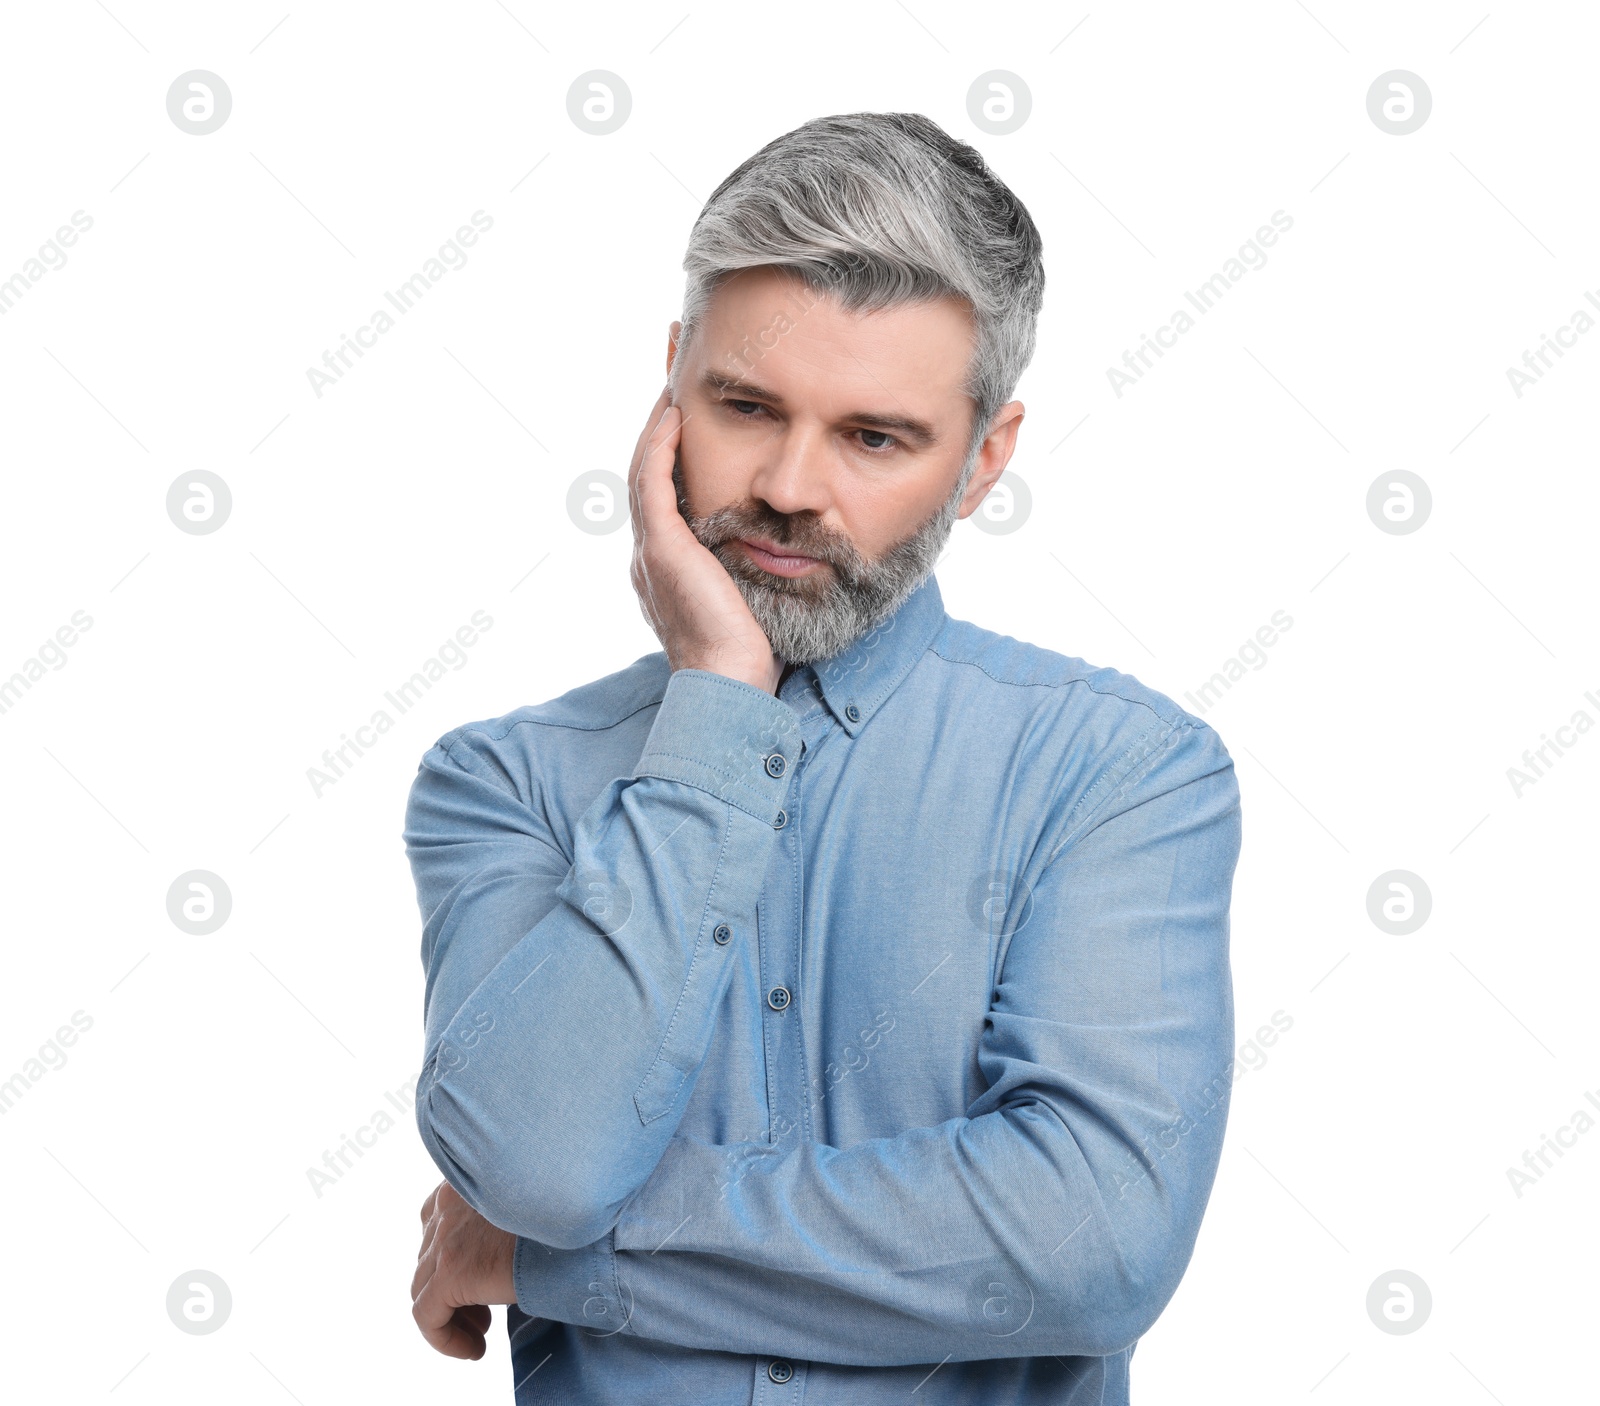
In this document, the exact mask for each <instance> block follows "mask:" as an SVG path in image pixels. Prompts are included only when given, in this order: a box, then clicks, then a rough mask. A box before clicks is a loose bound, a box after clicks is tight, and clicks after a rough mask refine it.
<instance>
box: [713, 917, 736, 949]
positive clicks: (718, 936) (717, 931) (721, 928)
mask: <svg viewBox="0 0 1600 1406" xmlns="http://www.w3.org/2000/svg"><path fill="white" fill-rule="evenodd" d="M732 938H733V929H732V928H730V927H729V926H728V925H727V924H726V923H718V924H717V926H716V927H715V928H714V929H713V930H712V933H711V940H712V941H713V942H715V943H716V944H717V946H718V947H721V946H723V945H724V944H725V943H727V942H729V941H731V940H732Z"/></svg>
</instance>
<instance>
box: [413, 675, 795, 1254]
mask: <svg viewBox="0 0 1600 1406" xmlns="http://www.w3.org/2000/svg"><path fill="white" fill-rule="evenodd" d="M523 726H537V725H536V724H524V725H523ZM446 741H448V742H449V744H450V745H449V746H448V747H446V746H444V745H440V746H435V747H434V748H432V749H431V750H429V752H428V753H427V754H426V755H425V756H424V757H423V759H422V763H421V766H420V767H419V769H418V773H417V778H416V780H415V782H414V783H413V785H412V788H411V794H410V798H409V802H408V805H407V810H406V825H405V841H406V846H407V854H408V856H409V858H410V861H411V865H412V871H413V874H414V877H415V879H416V884H417V897H418V903H419V905H420V907H421V910H422V916H423V923H424V927H423V940H422V957H423V963H424V965H425V967H426V969H427V994H426V1018H425V1025H426V1036H425V1059H424V1064H423V1069H422V1078H421V1080H420V1082H419V1084H418V1088H417V1103H416V1112H417V1126H418V1128H419V1130H420V1131H421V1134H422V1139H423V1142H424V1143H425V1144H426V1145H427V1148H428V1151H429V1153H430V1154H431V1155H432V1157H433V1160H434V1161H435V1162H436V1163H437V1164H438V1167H439V1170H440V1171H441V1172H442V1173H443V1174H444V1176H445V1178H446V1180H448V1181H449V1182H450V1184H451V1185H452V1186H453V1187H455V1189H456V1190H457V1191H459V1192H460V1193H461V1195H462V1197H463V1198H464V1199H465V1200H466V1201H467V1203H468V1204H469V1205H471V1206H472V1207H473V1208H474V1209H475V1210H477V1211H479V1212H480V1213H481V1214H482V1215H483V1216H484V1217H485V1218H486V1219H488V1220H489V1221H491V1222H493V1223H494V1224H495V1225H498V1226H500V1227H501V1228H502V1229H505V1230H510V1231H513V1232H515V1233H516V1234H518V1235H525V1236H530V1237H533V1238H534V1239H537V1240H539V1241H541V1242H542V1243H544V1244H546V1245H550V1246H563V1245H565V1246H581V1245H586V1244H588V1243H589V1242H591V1241H592V1240H594V1239H595V1238H596V1237H598V1236H600V1235H602V1234H604V1233H605V1232H606V1231H607V1230H609V1229H610V1227H611V1225H612V1224H613V1223H614V1222H615V1219H616V1215H617V1212H618V1211H619V1210H620V1208H621V1206H622V1204H623V1203H624V1202H625V1201H626V1200H627V1199H628V1198H629V1197H630V1196H632V1195H633V1194H634V1193H635V1192H636V1191H638V1189H639V1188H640V1187H641V1186H642V1185H643V1184H644V1182H645V1179H646V1178H647V1177H648V1176H649V1175H650V1173H651V1171H652V1170H653V1169H654V1168H655V1166H656V1164H657V1162H658V1161H659V1160H660V1158H661V1155H662V1152H663V1151H664V1150H665V1149H666V1147H667V1145H668V1142H669V1140H670V1139H671V1137H672V1135H673V1132H674V1130H675V1129H676V1127H677V1125H678V1122H679V1119H680V1118H681V1116H682V1112H683V1109H684V1107H685V1105H686V1104H687V1102H688V1096H689V1093H690V1091H691V1090H692V1088H693V1085H694V1082H695V1079H696V1077H697V1075H698V1073H699V1069H700V1066H701V1064H702V1062H703V1061H704V1059H705V1054H706V1050H707V1048H708V1047H709V1044H710V1039H711V1034H712V1027H713V1021H714V1018H715V1012H716V1010H717V1006H718V1002H719V1001H720V999H721V996H722V993H723V991H724V989H725V987H726V985H727V982H728V979H729V977H730V974H731V972H732V970H733V967H732V962H731V955H730V954H731V950H732V947H733V945H734V944H735V943H738V942H744V941H750V940H751V929H752V926H753V924H754V919H755V910H756V900H757V896H758V895H759V892H760V887H761V882H762V877H763V875H764V872H765V870H766V866H767V859H768V856H769V854H770V851H771V847H772V844H773V836H774V832H773V828H772V826H773V821H774V819H775V817H776V815H777V813H778V809H779V807H780V805H781V803H782V799H783V796H784V793H785V791H786V789H787V785H788V777H789V775H790V773H791V772H792V769H793V766H794V763H795V762H796V760H797V758H798V755H799V751H800V741H799V733H798V729H797V727H796V725H795V718H794V714H793V712H792V711H791V710H790V709H789V707H788V705H787V704H784V703H780V702H779V701H778V700H777V699H776V698H774V697H772V696H771V695H770V694H766V693H763V692H762V691H761V690H760V689H758V688H755V687H752V686H751V685H749V684H747V683H742V682H738V681H736V680H733V679H729V678H725V677H722V676H720V675H717V674H712V673H708V672H705V671H702V670H698V669H681V670H679V671H677V672H676V673H674V674H673V675H672V676H671V678H670V680H669V681H668V685H667V690H666V695H665V697H664V698H663V700H662V703H661V706H660V709H659V710H658V712H657V714H656V717H655V720H654V722H653V724H652V727H651V732H650V736H649V739H648V741H647V742H646V744H645V747H644V751H643V754H642V755H641V757H640V760H639V763H638V766H637V767H636V768H635V770H634V774H633V775H632V776H631V777H625V778H620V779H617V780H614V781H612V782H611V783H610V784H609V785H608V786H607V787H606V788H605V790H604V791H603V792H602V793H601V794H600V795H599V796H598V797H597V798H596V800H595V801H594V803H593V804H592V805H591V806H590V807H589V809H588V811H586V812H585V814H584V815H583V816H582V818H581V819H580V821H579V823H578V825H577V826H576V829H575V832H574V837H573V841H572V850H573V852H572V854H571V855H570V856H569V855H567V854H565V853H564V852H563V851H562V849H561V847H560V845H559V844H558V843H557V840H556V838H555V836H554V835H553V834H552V832H551V830H550V827H549V825H548V824H547V823H546V821H545V820H544V818H543V813H542V797H541V796H539V795H538V794H537V790H538V775H537V765H536V766H535V768H534V771H535V774H534V776H533V778H532V780H531V785H532V787H533V792H532V793H530V794H526V795H524V794H522V793H521V791H522V789H523V788H525V787H526V785H528V784H530V783H519V782H514V781H513V780H512V778H511V776H510V775H509V774H508V772H507V771H506V769H505V767H504V766H502V765H501V763H500V762H499V760H498V759H497V757H496V756H495V751H494V745H493V741H492V740H491V739H490V738H489V737H488V736H487V735H486V734H485V733H484V732H482V731H477V730H466V731H463V732H461V733H459V734H457V735H455V736H454V737H452V738H449V739H446ZM779 759H781V760H779Z"/></svg>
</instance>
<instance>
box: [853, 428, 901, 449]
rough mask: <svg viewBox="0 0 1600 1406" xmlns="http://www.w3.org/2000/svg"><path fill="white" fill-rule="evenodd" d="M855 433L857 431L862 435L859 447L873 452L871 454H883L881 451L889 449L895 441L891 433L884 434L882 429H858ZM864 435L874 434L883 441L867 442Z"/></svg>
mask: <svg viewBox="0 0 1600 1406" xmlns="http://www.w3.org/2000/svg"><path fill="white" fill-rule="evenodd" d="M857 433H859V434H861V435H862V436H863V439H862V443H861V447H862V448H863V449H865V450H867V451H869V452H870V453H873V454H883V453H885V452H887V451H888V450H889V449H891V448H893V446H894V444H895V442H896V441H895V437H894V436H893V435H891V434H885V433H884V431H882V430H860V431H858V432H857ZM866 435H875V436H876V437H877V438H878V439H881V440H882V441H883V443H882V444H872V443H869V442H868V441H867V440H866V439H865V438H864V437H865V436H866Z"/></svg>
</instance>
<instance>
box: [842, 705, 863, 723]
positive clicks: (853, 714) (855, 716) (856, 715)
mask: <svg viewBox="0 0 1600 1406" xmlns="http://www.w3.org/2000/svg"><path fill="white" fill-rule="evenodd" d="M844 715H845V717H847V718H849V719H850V721H851V722H853V723H858V722H860V721H861V709H859V708H858V707H856V705H855V704H854V703H852V704H850V706H849V707H847V708H846V709H845V710H844Z"/></svg>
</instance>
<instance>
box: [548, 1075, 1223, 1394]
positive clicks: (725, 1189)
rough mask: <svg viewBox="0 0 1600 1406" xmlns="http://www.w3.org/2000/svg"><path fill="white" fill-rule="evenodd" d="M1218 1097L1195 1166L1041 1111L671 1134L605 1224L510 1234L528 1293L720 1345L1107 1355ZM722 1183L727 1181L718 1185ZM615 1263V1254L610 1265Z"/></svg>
mask: <svg viewBox="0 0 1600 1406" xmlns="http://www.w3.org/2000/svg"><path fill="white" fill-rule="evenodd" d="M1224 1116H1225V1115H1224V1114H1223V1113H1222V1112H1221V1111H1220V1110H1219V1111H1218V1112H1217V1113H1215V1114H1214V1115H1213V1116H1212V1117H1211V1118H1210V1119H1207V1120H1204V1121H1203V1122H1201V1123H1197V1124H1196V1126H1195V1127H1194V1128H1193V1129H1192V1130H1191V1132H1190V1134H1189V1136H1188V1137H1186V1138H1185V1139H1184V1143H1185V1145H1184V1147H1183V1151H1182V1156H1183V1158H1184V1159H1185V1161H1186V1162H1188V1167H1187V1169H1186V1170H1181V1171H1177V1172H1176V1173H1174V1168H1173V1167H1168V1168H1163V1169H1162V1171H1161V1172H1160V1173H1159V1174H1158V1176H1157V1177H1155V1178H1152V1179H1146V1180H1142V1181H1135V1180H1134V1179H1133V1178H1134V1177H1136V1176H1139V1175H1141V1173H1140V1172H1139V1171H1135V1172H1134V1173H1132V1174H1131V1175H1130V1173H1129V1172H1128V1170H1127V1167H1126V1166H1125V1165H1124V1164H1122V1163H1121V1161H1120V1153H1118V1152H1116V1151H1113V1150H1112V1149H1111V1147H1110V1146H1109V1144H1108V1145H1107V1146H1106V1147H1105V1149H1104V1156H1103V1157H1101V1156H1098V1155H1096V1154H1091V1156H1093V1157H1094V1162H1093V1163H1091V1161H1090V1160H1087V1159H1086V1158H1085V1156H1084V1155H1083V1153H1082V1152H1081V1150H1080V1147H1079V1145H1078V1143H1076V1142H1075V1141H1074V1139H1073V1138H1071V1137H1070V1136H1068V1135H1067V1134H1066V1131H1065V1128H1064V1127H1063V1126H1062V1125H1061V1123H1060V1122H1059V1120H1058V1118H1057V1115H1056V1114H1055V1113H1054V1112H1051V1111H1048V1110H1046V1109H1042V1108H1039V1107H1030V1108H1019V1109H1013V1110H1008V1111H1007V1112H1005V1113H995V1114H991V1115H987V1116H984V1117H980V1118H977V1119H955V1120H952V1121H950V1122H948V1123H945V1124H941V1125H940V1126H938V1127H934V1128H922V1129H916V1130H914V1131H912V1132H910V1133H906V1134H903V1135H901V1136H899V1137H896V1138H892V1139H876V1140H872V1141H869V1142H864V1143H858V1144H855V1145H853V1146H851V1147H849V1148H846V1149H843V1150H840V1149H835V1148H829V1147H820V1146H816V1145H809V1146H804V1147H801V1148H798V1149H795V1150H794V1151H791V1152H789V1153H785V1154H777V1153H769V1154H767V1155H766V1156H763V1155H762V1154H761V1153H760V1152H759V1150H757V1145H755V1144H747V1145H745V1148H744V1149H743V1150H747V1151H749V1152H750V1153H751V1155H752V1156H753V1157H754V1158H755V1160H754V1161H753V1162H751V1163H750V1164H749V1165H748V1166H747V1167H746V1168H744V1169H743V1171H742V1172H740V1171H735V1172H734V1174H733V1175H734V1180H732V1181H728V1180H727V1178H728V1176H729V1171H728V1168H729V1153H730V1152H731V1151H732V1150H733V1149H730V1148H727V1147H719V1146H714V1145H711V1144H707V1143H703V1142H699V1141H696V1140H693V1139H686V1138H682V1137H675V1138H673V1140H672V1142H671V1144H670V1145H669V1147H668V1149H667V1151H666V1154H665V1155H664V1156H663V1158H662V1160H661V1163H660V1165H659V1166H658V1168H657V1169H656V1172H655V1173H654V1174H653V1176H652V1178H651V1180H650V1181H649V1182H648V1183H647V1184H646V1186H645V1188H644V1190H643V1191H642V1192H641V1193H640V1195H639V1196H638V1197H637V1198H636V1199H635V1200H634V1201H633V1202H632V1203H631V1204H630V1205H629V1206H627V1207H626V1208H625V1209H624V1211H623V1214H622V1216H621V1218H620V1220H619V1221H618V1223H617V1226H616V1229H615V1232H614V1234H613V1235H612V1236H611V1237H609V1238H607V1239H605V1240H602V1241H601V1242H599V1243H598V1244H596V1245H592V1246H588V1247H585V1248H584V1249H581V1250H577V1251H560V1250H551V1249H547V1248H546V1247H543V1246H540V1245H537V1244H532V1243H529V1242H519V1245H518V1251H517V1257H516V1270H517V1277H516V1284H517V1298H518V1302H519V1304H521V1306H522V1307H523V1309H524V1311H526V1312H530V1313H537V1314H541V1315H544V1316H548V1317H555V1318H564V1319H568V1320H570V1321H582V1322H584V1323H586V1325H587V1326H590V1327H599V1326H601V1325H602V1324H609V1325H612V1326H622V1325H625V1326H624V1327H623V1331H626V1332H628V1333H632V1334H636V1335H637V1336H640V1337H644V1338H652V1339H657V1340H661V1341H665V1342H671V1343H676V1344H679V1345H682V1346H687V1347H698V1348H706V1349H712V1350H716V1351H724V1352H750V1353H776V1354H781V1355H785V1356H791V1357H795V1358H801V1359H806V1360H812V1361H824V1362H836V1363H843V1364H848V1365H856V1366H897V1365H903V1364H907V1363H917V1362H939V1361H950V1360H954V1361H969V1360H978V1359H986V1358H995V1357H1019V1356H1028V1357H1032V1356H1042V1355H1046V1354H1052V1353H1054V1354H1058V1355H1061V1356H1078V1355H1083V1356H1103V1355H1106V1354H1108V1353H1113V1352H1118V1351H1121V1350H1122V1349H1123V1348H1124V1347H1126V1346H1127V1345H1128V1344H1130V1343H1132V1342H1134V1341H1135V1340H1137V1339H1138V1338H1139V1337H1140V1336H1141V1335H1142V1334H1143V1333H1144V1332H1145V1331H1146V1329H1147V1328H1148V1327H1149V1325H1150V1324H1151V1323H1152V1322H1153V1321H1154V1319H1155V1318H1156V1316H1157V1315H1158V1314H1159V1313H1160V1311H1161V1309H1162V1308H1163V1307H1164V1306H1165V1304H1166V1302H1167V1300H1168V1299H1169V1298H1170V1296H1171V1294H1172V1292H1173V1289H1174V1288H1175V1287H1176V1285H1177V1282H1178V1280H1179V1278H1180V1277H1181V1274H1182V1272H1183V1269H1184V1266H1185V1265H1186V1263H1187V1261H1188V1258H1189V1254H1190V1251H1191V1249H1192V1245H1193V1237H1194V1234H1195V1231H1196V1229H1197V1228H1198V1225H1199V1219H1200V1212H1201V1210H1202V1209H1203V1207H1204V1203H1205V1199H1206V1192H1207V1191H1208V1190H1209V1186H1210V1180H1211V1175H1212V1173H1213V1172H1214V1168H1215V1159H1216V1152H1217V1148H1218V1146H1219V1145H1220V1140H1221V1133H1222V1123H1223V1118H1224ZM719 1186H720V1189H719ZM613 1266H614V1267H613Z"/></svg>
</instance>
